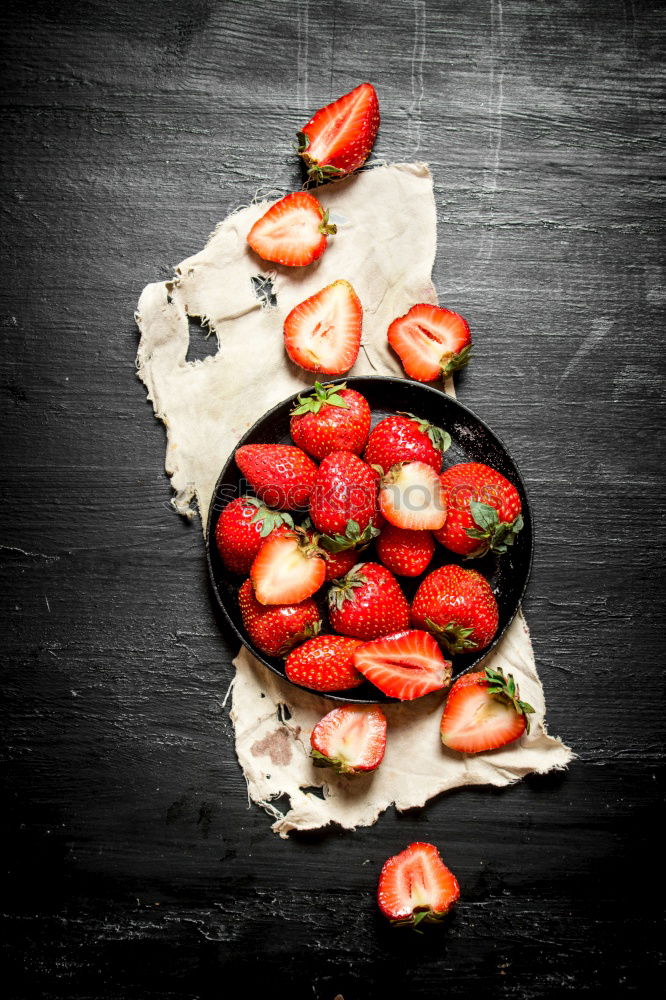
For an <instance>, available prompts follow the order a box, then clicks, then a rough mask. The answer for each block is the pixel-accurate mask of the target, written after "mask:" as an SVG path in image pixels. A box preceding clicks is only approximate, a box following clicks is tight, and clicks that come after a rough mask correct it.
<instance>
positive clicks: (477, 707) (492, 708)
mask: <svg viewBox="0 0 666 1000" xmlns="http://www.w3.org/2000/svg"><path fill="white" fill-rule="evenodd" d="M533 711H534V709H533V708H532V706H531V705H528V704H527V702H525V701H521V700H520V697H519V694H518V688H517V687H516V683H515V681H514V679H513V677H512V676H511V674H509V676H508V677H505V676H504V673H503V672H502V671H501V670H493V669H492V668H491V667H486V669H485V670H482V671H480V672H479V673H475V674H464V675H463V676H462V677H461V678H460V679H459V680H457V681H456V683H455V684H454V685H453V687H452V688H451V690H450V692H449V697H448V698H447V700H446V705H445V707H444V714H443V715H442V722H441V726H440V733H441V737H442V742H443V743H444V745H445V746H447V747H450V748H451V750H458V751H460V753H480V752H482V751H484V750H496V749H497V747H503V746H505V745H506V744H507V743H512V742H513V741H514V740H517V739H518V738H519V737H520V736H522V735H523V733H524V732H525V731H526V730H527V731H529V718H528V715H529V714H530V713H531V712H533Z"/></svg>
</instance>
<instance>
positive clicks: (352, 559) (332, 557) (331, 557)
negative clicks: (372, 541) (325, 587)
mask: <svg viewBox="0 0 666 1000" xmlns="http://www.w3.org/2000/svg"><path fill="white" fill-rule="evenodd" d="M324 559H325V560H326V582H327V583H330V581H331V580H338V579H339V578H340V577H341V576H345V575H346V574H347V573H348V572H349V570H350V569H352V567H354V566H355V565H356V561H357V559H358V549H343V550H342V551H341V552H326V550H324Z"/></svg>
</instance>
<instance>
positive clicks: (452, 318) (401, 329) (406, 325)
mask: <svg viewBox="0 0 666 1000" xmlns="http://www.w3.org/2000/svg"><path fill="white" fill-rule="evenodd" d="M388 341H389V344H390V345H391V347H392V348H393V350H394V351H395V352H396V354H397V355H398V357H399V358H400V360H401V361H402V367H403V368H404V369H405V372H406V373H407V374H408V375H409V377H410V378H414V379H416V380H417V381H419V382H432V380H433V379H435V378H438V377H439V376H440V375H441V376H443V377H446V376H447V375H450V374H451V372H454V371H457V370H458V368H464V366H465V365H466V364H467V362H468V361H469V357H470V351H471V348H472V335H471V333H470V331H469V326H468V325H467V321H466V320H464V319H463V318H462V316H459V315H458V313H455V312H452V311H451V310H450V309H440V308H439V306H430V305H427V304H426V303H424V302H422V303H419V305H416V306H412V308H411V309H410V310H409V312H408V313H405V315H404V316H399V317H398V319H394V320H393V322H392V323H391V325H390V326H389V328H388Z"/></svg>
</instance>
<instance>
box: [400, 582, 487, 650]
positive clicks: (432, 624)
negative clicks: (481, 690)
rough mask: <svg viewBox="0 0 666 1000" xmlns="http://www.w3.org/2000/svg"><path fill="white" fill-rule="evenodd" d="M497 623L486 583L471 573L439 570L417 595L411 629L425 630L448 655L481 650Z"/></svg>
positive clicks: (420, 588) (413, 606) (413, 607)
mask: <svg viewBox="0 0 666 1000" xmlns="http://www.w3.org/2000/svg"><path fill="white" fill-rule="evenodd" d="M498 622H499V616H498V610H497V601H496V600H495V595H494V594H493V592H492V590H491V589H490V584H489V583H488V581H487V580H486V579H485V578H484V577H483V576H481V574H480V573H477V572H476V570H474V569H463V568H462V567H461V566H440V568H439V569H436V570H434V571H433V572H432V573H430V574H429V575H428V576H427V577H426V578H425V580H424V581H423V583H422V584H421V586H420V587H419V589H418V590H417V591H416V596H415V597H414V602H413V604H412V625H414V626H415V627H416V628H424V629H428V631H430V632H432V633H433V635H434V636H435V638H436V639H437V640H438V641H439V642H441V643H442V645H443V646H444V648H445V649H447V650H448V652H449V653H452V654H455V653H466V652H469V651H470V650H473V649H484V648H485V647H486V646H487V645H488V644H489V643H490V642H491V641H492V638H493V636H494V635H495V632H496V631H497V625H498Z"/></svg>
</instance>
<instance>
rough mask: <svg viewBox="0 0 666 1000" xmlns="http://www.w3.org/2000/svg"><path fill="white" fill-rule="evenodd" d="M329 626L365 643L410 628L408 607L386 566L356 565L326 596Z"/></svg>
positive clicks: (398, 585)
mask: <svg viewBox="0 0 666 1000" xmlns="http://www.w3.org/2000/svg"><path fill="white" fill-rule="evenodd" d="M328 610H329V618H330V621H331V626H332V627H333V628H334V629H335V631H336V632H340V633H341V634H342V635H351V636H354V637H355V638H357V639H362V640H364V641H365V642H368V641H369V640H371V639H378V638H379V636H382V635H391V634H392V633H394V632H401V631H403V630H404V629H406V628H408V627H409V604H408V603H407V600H406V598H405V595H404V594H403V592H402V590H401V589H400V584H399V583H398V581H397V580H396V578H395V577H394V576H393V574H392V573H390V572H389V570H387V569H386V567H385V566H380V565H379V563H370V562H368V563H359V564H358V566H354V568H353V569H352V570H351V571H350V572H349V573H347V575H346V576H345V577H343V578H342V579H341V580H337V581H336V582H335V583H334V584H333V586H332V587H331V588H330V590H329V592H328Z"/></svg>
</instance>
